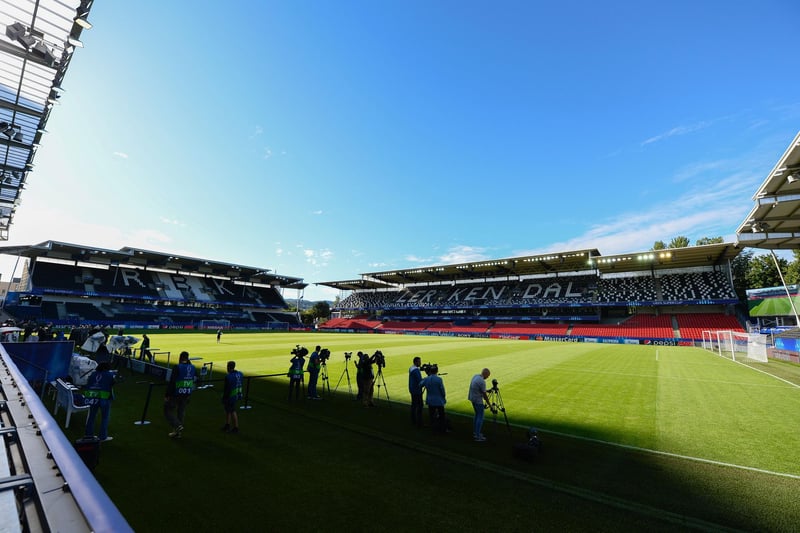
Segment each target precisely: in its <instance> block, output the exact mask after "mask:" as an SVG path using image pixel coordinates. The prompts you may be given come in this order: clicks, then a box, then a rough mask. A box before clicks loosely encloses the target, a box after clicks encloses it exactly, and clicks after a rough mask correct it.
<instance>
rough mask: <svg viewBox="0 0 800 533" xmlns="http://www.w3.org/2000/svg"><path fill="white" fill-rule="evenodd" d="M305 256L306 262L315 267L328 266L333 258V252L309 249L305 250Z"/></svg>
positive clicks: (324, 249)
mask: <svg viewBox="0 0 800 533" xmlns="http://www.w3.org/2000/svg"><path fill="white" fill-rule="evenodd" d="M303 255H304V256H305V258H306V262H307V263H309V264H311V265H312V266H315V267H324V266H328V262H329V261H330V260H331V259H332V258H333V252H332V251H330V250H328V249H326V248H323V249H322V250H311V249H308V248H307V249H305V250H303Z"/></svg>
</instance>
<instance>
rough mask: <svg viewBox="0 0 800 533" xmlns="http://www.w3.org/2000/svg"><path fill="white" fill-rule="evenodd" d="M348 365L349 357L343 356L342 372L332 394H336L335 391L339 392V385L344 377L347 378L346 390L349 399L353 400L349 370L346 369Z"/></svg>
mask: <svg viewBox="0 0 800 533" xmlns="http://www.w3.org/2000/svg"><path fill="white" fill-rule="evenodd" d="M349 364H350V357H348V356H347V355H345V356H344V370H343V371H342V375H341V376H339V381H337V382H336V387H334V389H333V392H336V391H337V390H339V384H340V383H341V382H342V379H343V378H344V377H345V376H347V390H348V391H349V393H350V398H351V399H352V398H353V385H352V384H351V382H350V369H349V368H348V365H349ZM328 391H329V392H330V389H328Z"/></svg>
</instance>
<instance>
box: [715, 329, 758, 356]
mask: <svg viewBox="0 0 800 533" xmlns="http://www.w3.org/2000/svg"><path fill="white" fill-rule="evenodd" d="M703 348H704V349H706V350H710V351H712V352H715V353H716V354H718V355H720V356H721V357H725V358H727V359H732V360H733V361H745V360H749V361H758V362H761V363H766V362H767V336H766V335H762V334H759V333H744V332H741V331H730V330H726V331H712V330H705V331H703Z"/></svg>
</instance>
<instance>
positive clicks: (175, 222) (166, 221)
mask: <svg viewBox="0 0 800 533" xmlns="http://www.w3.org/2000/svg"><path fill="white" fill-rule="evenodd" d="M159 219H160V220H161V222H163V223H164V224H170V225H172V226H180V227H182V228H185V227H186V224H184V223H183V222H181V221H179V220H174V219H171V218H167V217H159Z"/></svg>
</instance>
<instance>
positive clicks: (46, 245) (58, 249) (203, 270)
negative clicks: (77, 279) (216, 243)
mask: <svg viewBox="0 0 800 533" xmlns="http://www.w3.org/2000/svg"><path fill="white" fill-rule="evenodd" d="M0 254H4V255H14V256H21V257H27V258H29V259H39V258H47V259H58V260H61V261H74V262H76V263H78V262H81V263H96V264H98V265H103V266H121V265H127V266H129V267H139V268H143V269H145V270H147V269H159V270H168V271H174V272H185V273H191V274H196V275H199V276H221V277H224V278H228V279H231V280H238V281H245V282H250V283H260V284H263V285H273V286H276V287H283V288H287V289H304V288H305V287H306V286H307V285H308V284H307V283H304V282H303V279H302V278H296V277H291V276H283V275H279V274H271V273H270V270H269V269H266V268H260V267H250V266H244V265H237V264H234V263H225V262H219V261H211V260H207V259H196V258H194V257H185V256H179V255H174V254H165V253H161V252H153V251H150V250H142V249H140V248H130V247H125V248H120V249H119V250H107V249H104V248H90V247H87V246H81V245H78V244H69V243H64V242H57V241H47V242H43V243H40V244H36V245H33V246H4V247H0Z"/></svg>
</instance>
